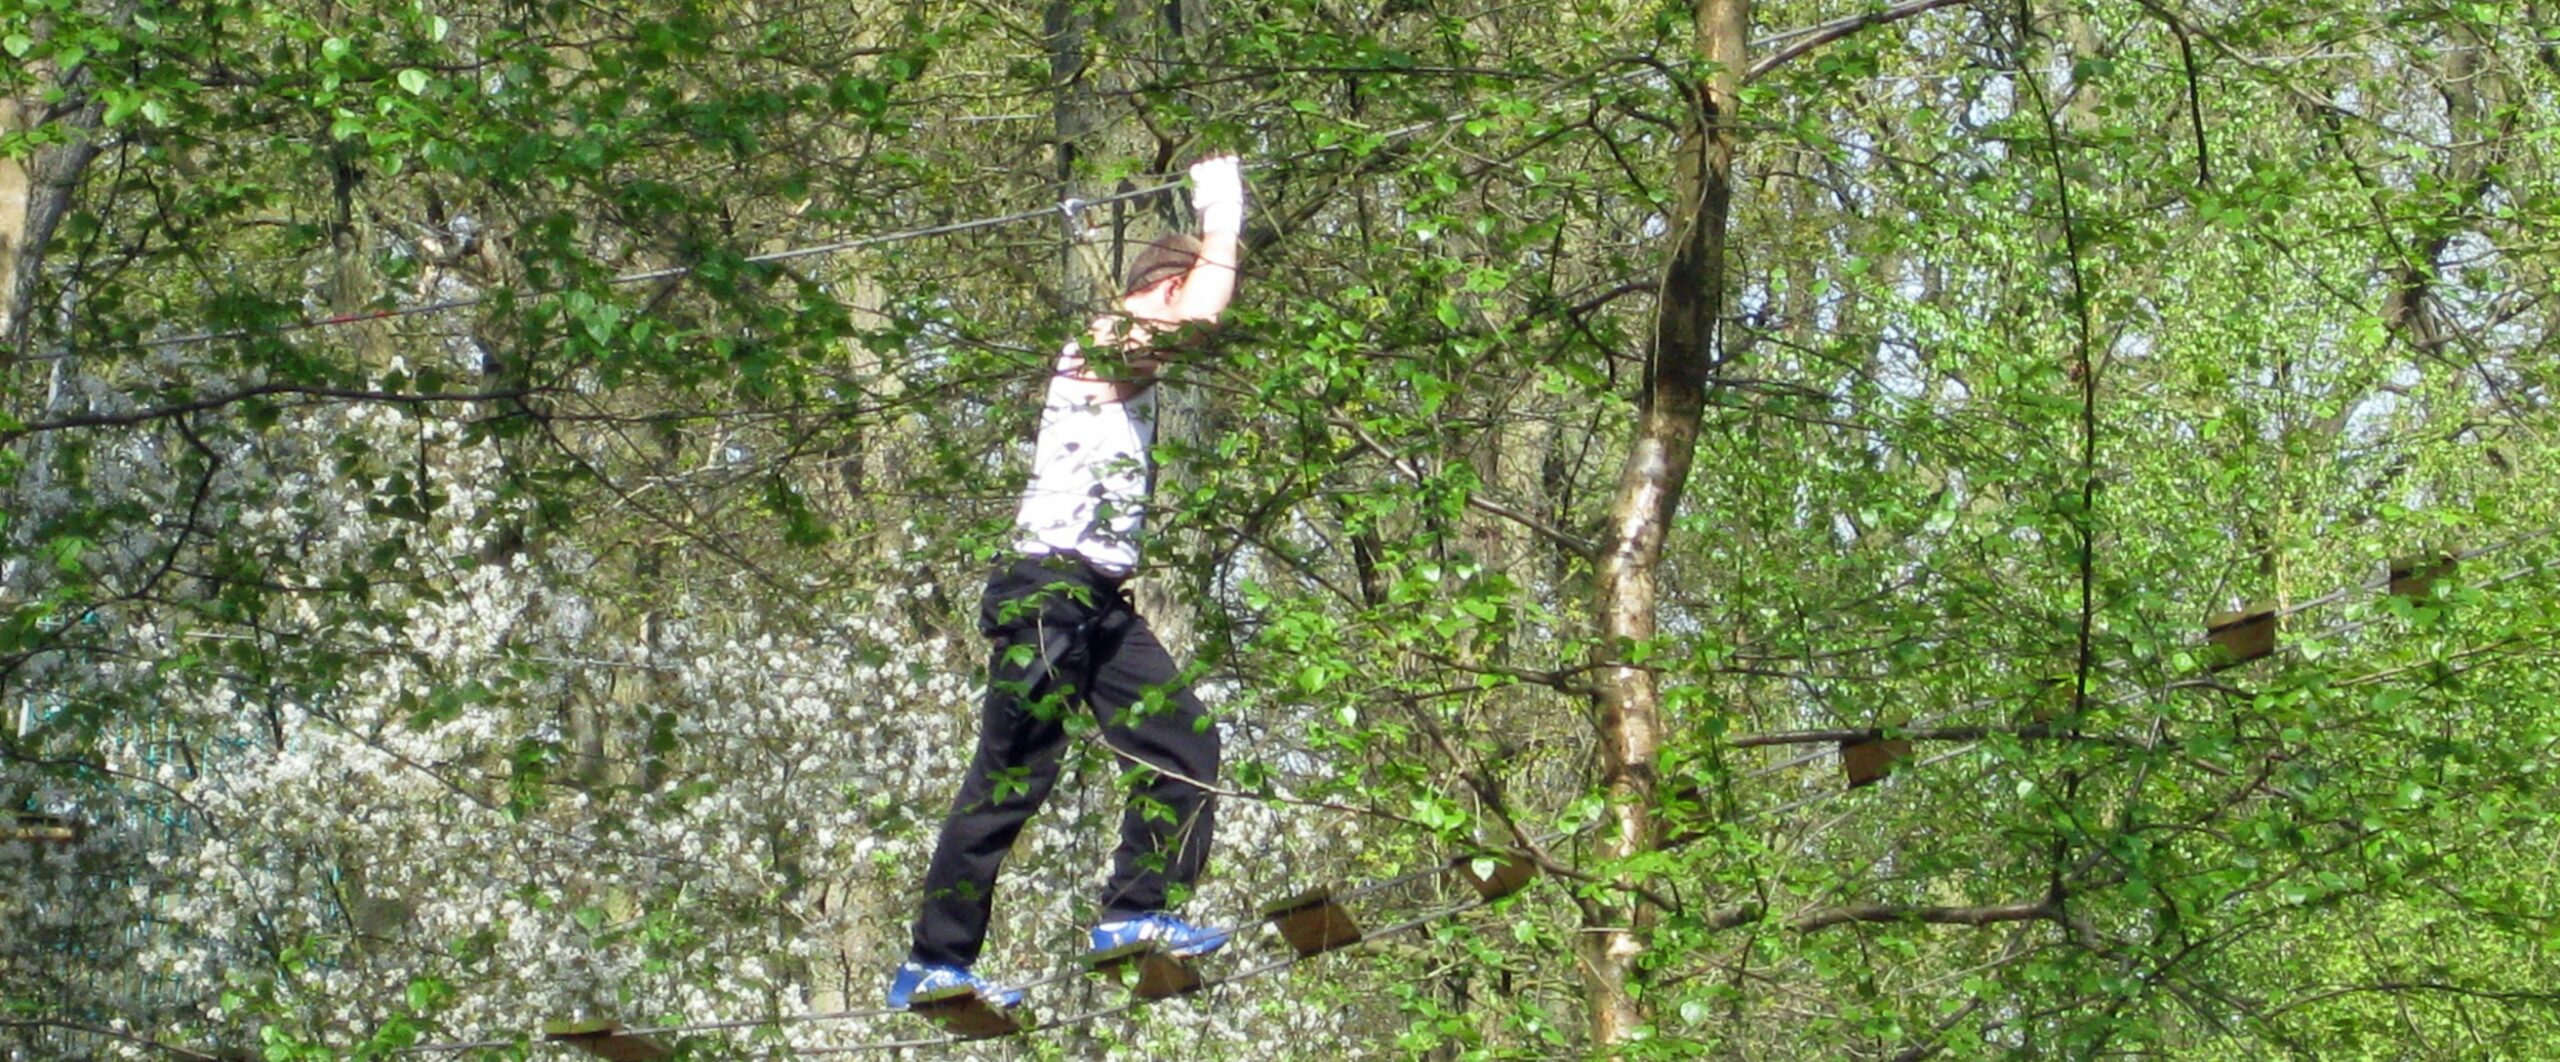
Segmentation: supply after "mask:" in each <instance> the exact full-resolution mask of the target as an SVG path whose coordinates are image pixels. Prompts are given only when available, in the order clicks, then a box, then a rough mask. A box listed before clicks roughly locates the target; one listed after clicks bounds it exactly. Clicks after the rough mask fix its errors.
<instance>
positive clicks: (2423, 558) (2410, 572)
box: [2390, 553, 2455, 598]
mask: <svg viewBox="0 0 2560 1062" xmlns="http://www.w3.org/2000/svg"><path fill="white" fill-rule="evenodd" d="M2454 563H2455V562H2454V557H2453V554H2450V553H2420V554H2416V555H2413V556H2407V557H2397V558H2394V559H2393V560H2392V561H2391V583H2390V585H2391V596H2393V597H2406V598H2422V597H2432V596H2434V595H2435V592H2436V580H2438V579H2442V578H2444V577H2445V576H2448V575H2451V574H2453V567H2454Z"/></svg>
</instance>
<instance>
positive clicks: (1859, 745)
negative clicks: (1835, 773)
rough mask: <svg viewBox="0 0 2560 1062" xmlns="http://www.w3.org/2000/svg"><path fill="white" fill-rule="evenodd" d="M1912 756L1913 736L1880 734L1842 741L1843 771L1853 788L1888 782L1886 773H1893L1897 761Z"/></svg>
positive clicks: (1841, 767) (1850, 786) (1841, 758)
mask: <svg viewBox="0 0 2560 1062" xmlns="http://www.w3.org/2000/svg"><path fill="white" fill-rule="evenodd" d="M1910 758H1911V739H1910V738H1885V737H1879V738H1871V739H1867V740H1863V741H1843V742H1841V743H1840V773H1841V774H1844V775H1847V776H1848V779H1849V788H1851V789H1859V788H1863V787H1866V786H1871V785H1874V784H1876V783H1877V782H1881V781H1884V778H1885V776H1886V775H1888V774H1892V773H1893V768H1894V765H1895V764H1898V763H1901V762H1903V761H1904V760H1908V759H1910Z"/></svg>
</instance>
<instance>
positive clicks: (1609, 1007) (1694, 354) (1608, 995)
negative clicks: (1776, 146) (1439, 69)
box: [1578, 0, 1751, 1054]
mask: <svg viewBox="0 0 2560 1062" xmlns="http://www.w3.org/2000/svg"><path fill="white" fill-rule="evenodd" d="M1750 14H1751V7H1750V0H1699V3H1698V6H1697V11H1696V18H1697V34H1698V45H1699V48H1700V50H1701V51H1702V52H1703V53H1704V54H1705V56H1706V58H1707V59H1708V60H1709V61H1711V62H1713V63H1715V64H1717V69H1716V70H1715V71H1714V72H1713V73H1712V74H1710V75H1709V76H1708V78H1707V81H1706V83H1704V84H1702V85H1699V86H1696V98H1695V100H1694V105H1693V113H1692V115H1691V117H1690V120H1689V127H1688V129H1687V130H1686V131H1685V132H1684V133H1683V134H1682V135H1681V138H1680V144H1679V148H1678V151H1679V192H1680V195H1679V200H1678V202H1679V205H1678V206H1677V207H1676V208H1675V210H1676V211H1677V213H1676V216H1674V217H1673V218H1672V219H1671V231H1672V233H1673V241H1674V242H1673V247H1672V252H1671V262H1670V265H1669V267H1668V268H1667V269H1666V270H1665V271H1664V275H1663V281H1662V290H1661V292H1660V294H1659V297H1658V300H1657V305H1656V307H1655V318H1654V331H1653V341H1652V346H1651V349H1650V350H1649V351H1648V352H1647V358H1646V363H1645V380H1644V390H1643V393H1642V395H1641V396H1639V405H1638V413H1637V424H1636V431H1635V436H1634V438H1633V439H1632V440H1631V441H1630V443H1629V445H1628V448H1627V457H1626V464H1625V465H1624V467H1622V468H1621V469H1620V471H1619V475H1618V487H1617V491H1616V493H1615V495H1614V497H1613V498H1612V500H1611V503H1610V507H1609V529H1608V537H1607V538H1606V540H1604V542H1603V543H1602V555H1601V558H1600V572H1599V574H1600V578H1599V582H1598V600H1597V601H1596V602H1595V605H1596V614H1597V615H1598V616H1599V619H1600V623H1601V626H1602V633H1603V635H1604V636H1605V637H1604V638H1603V640H1602V642H1601V646H1600V648H1599V649H1598V650H1597V651H1596V652H1597V653H1598V659H1596V660H1594V661H1593V663H1594V664H1596V665H1598V667H1597V671H1596V674H1597V676H1598V679H1599V688H1598V690H1597V692H1596V693H1595V694H1594V697H1593V700H1594V702H1595V703H1594V708H1595V709H1596V713H1595V714H1596V715H1597V722H1598V724H1599V731H1600V734H1599V736H1600V741H1599V764H1598V766H1599V773H1600V779H1601V782H1602V784H1603V785H1604V786H1605V787H1606V789H1607V792H1608V795H1609V799H1610V813H1609V819H1608V821H1607V823H1606V826H1605V828H1604V829H1603V832H1602V833H1601V836H1600V839H1599V846H1598V850H1599V855H1600V856H1601V857H1602V858H1603V859H1606V860H1612V861H1614V860H1621V859H1626V858H1629V857H1631V856H1635V855H1638V854H1640V853H1643V852H1646V851H1649V850H1651V849H1652V848H1654V847H1655V846H1656V845H1657V844H1659V843H1660V840H1661V838H1660V836H1659V834H1660V830H1661V827H1660V824H1659V823H1658V821H1657V820H1656V819H1655V817H1654V807H1655V802H1656V800H1657V798H1658V794H1657V792H1656V790H1657V788H1658V785H1659V779H1658V777H1657V775H1656V763H1655V760H1656V758H1657V756H1658V754H1659V752H1660V750H1661V746H1662V735H1663V719H1662V700H1661V690H1660V687H1659V685H1658V684H1657V683H1656V681H1655V679H1654V675H1653V673H1652V672H1651V671H1649V670H1647V669H1645V668H1642V667H1637V666H1634V665H1632V664H1631V663H1630V662H1629V659H1628V654H1629V652H1630V650H1632V649H1633V648H1634V647H1636V646H1637V645H1640V644H1642V643H1644V642H1647V641H1650V640H1651V639H1652V638H1653V636H1654V633H1655V622H1656V619H1657V602H1656V593H1655V576H1656V572H1657V570H1658V568H1659V567H1660V565H1661V562H1662V552H1663V544H1664V540H1665V538H1666V536H1667V535H1668V533H1669V531H1670V528H1671V520H1672V516H1673V515H1674V514H1675V513H1676V512H1678V510H1679V508H1680V495H1681V491H1682V488H1683V487H1685V486H1686V485H1687V483H1688V480H1689V471H1690V467H1691V465H1692V464H1693V463H1695V461H1696V459H1697V443H1698V430H1699V426H1700V423H1701V422H1702V421H1703V419H1704V417H1705V413H1706V398H1707V380H1708V377H1709V375H1710V372H1711V370H1712V368H1713V366H1714V363H1715V357H1716V338H1717V337H1716V324H1717V320H1718V318H1719V316H1720V315H1721V312H1722V309H1723V306H1724V302H1725V291H1724V286H1725V270H1724V247H1725V222H1726V214H1727V211H1728V208H1729V207H1730V205H1731V203H1732V198H1733V187H1732V177H1733V152H1734V135H1735V131H1736V125H1735V122H1734V108H1735V106H1736V104H1737V102H1738V97H1739V95H1740V92H1741V88H1742V72H1743V70H1744V68H1745V66H1746V57H1745V55H1744V47H1745V43H1746V33H1747V28H1748V25H1749V23H1750ZM1618 884H1620V885H1622V886H1626V887H1627V888H1626V889H1625V891H1623V892H1622V893H1620V894H1619V895H1618V897H1617V898H1615V899H1611V900H1607V901H1605V902H1604V901H1593V902H1590V903H1588V904H1587V905H1586V907H1585V909H1584V912H1583V916H1584V921H1585V930H1586V931H1585V932H1584V933H1583V934H1582V936H1581V939H1580V941H1579V944H1578V948H1579V951H1580V958H1581V960H1582V961H1581V967H1582V972H1583V978H1584V984H1585V997H1586V1003H1587V1006H1588V1009H1589V1012H1590V1020H1591V1042H1592V1045H1593V1047H1594V1048H1595V1049H1597V1050H1599V1051H1601V1052H1603V1053H1611V1054H1614V1053H1615V1052H1616V1050H1617V1049H1618V1048H1620V1047H1621V1046H1622V1045H1624V1044H1626V1043H1628V1042H1630V1041H1632V1040H1633V1039H1635V1038H1636V1037H1637V1036H1638V1035H1640V1033H1641V1031H1642V1030H1643V1029H1644V1027H1645V1026H1646V1025H1647V1024H1648V1019H1647V1016H1646V1014H1645V1009H1644V1004H1643V1002H1642V1001H1641V999H1640V998H1639V992H1638V991H1637V990H1636V989H1637V984H1638V981H1639V978H1640V976H1641V972H1642V966H1643V959H1644V952H1645V946H1646V939H1647V937H1648V936H1649V934H1648V932H1647V926H1648V924H1649V923H1650V922H1651V920H1652V916H1651V913H1650V912H1649V911H1648V910H1647V909H1646V908H1645V907H1644V905H1643V904H1642V903H1641V902H1639V901H1638V900H1637V899H1636V898H1635V896H1636V893H1637V892H1638V891H1639V890H1640V887H1641V885H1642V883H1641V882H1639V881H1636V880H1633V879H1632V878H1627V879H1622V880H1620V881H1619V882H1618Z"/></svg>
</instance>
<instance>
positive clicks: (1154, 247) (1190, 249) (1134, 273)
mask: <svg viewBox="0 0 2560 1062" xmlns="http://www.w3.org/2000/svg"><path fill="white" fill-rule="evenodd" d="M1199 261H1200V237H1197V236H1194V235H1192V234H1190V233H1187V232H1177V233H1174V234H1172V235H1170V236H1160V237H1157V238H1156V240H1155V242H1153V243H1150V244H1148V245H1146V246H1145V247H1141V248H1139V249H1138V253H1137V254H1136V255H1134V256H1132V257H1131V258H1130V259H1129V268H1128V271H1126V272H1124V273H1122V274H1121V281H1120V295H1121V297H1123V298H1126V297H1128V296H1131V295H1135V294H1137V293H1139V292H1141V291H1144V290H1146V289H1147V288H1149V287H1153V286H1154V285H1156V284H1157V283H1159V282H1162V281H1163V280H1164V279H1165V278H1167V277H1177V276H1181V275H1183V274H1186V273H1189V272H1191V267H1192V265H1194V264H1195V263H1197V262H1199Z"/></svg>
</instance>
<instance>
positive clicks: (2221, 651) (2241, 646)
mask: <svg viewBox="0 0 2560 1062" xmlns="http://www.w3.org/2000/svg"><path fill="white" fill-rule="evenodd" d="M2204 632H2205V633H2204V637H2205V643H2206V646H2207V650H2206V652H2207V654H2208V655H2209V656H2210V657H2211V658H2212V662H2211V664H2210V665H2209V666H2211V667H2212V668H2213V669H2214V670H2216V671H2219V670H2221V669H2223V668H2226V667H2231V666H2233V665H2235V664H2244V663H2247V662H2249V661H2251V660H2256V659H2258V658H2259V657H2262V656H2267V655H2269V654H2272V653H2274V652H2275V651H2276V606H2275V605H2274V603H2272V602H2264V601H2261V602H2258V603H2256V604H2253V605H2250V606H2249V607H2247V608H2244V609H2241V610H2240V611H2238V612H2217V613H2214V614H2213V615H2211V616H2208V617H2206V618H2205V622H2204Z"/></svg>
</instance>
